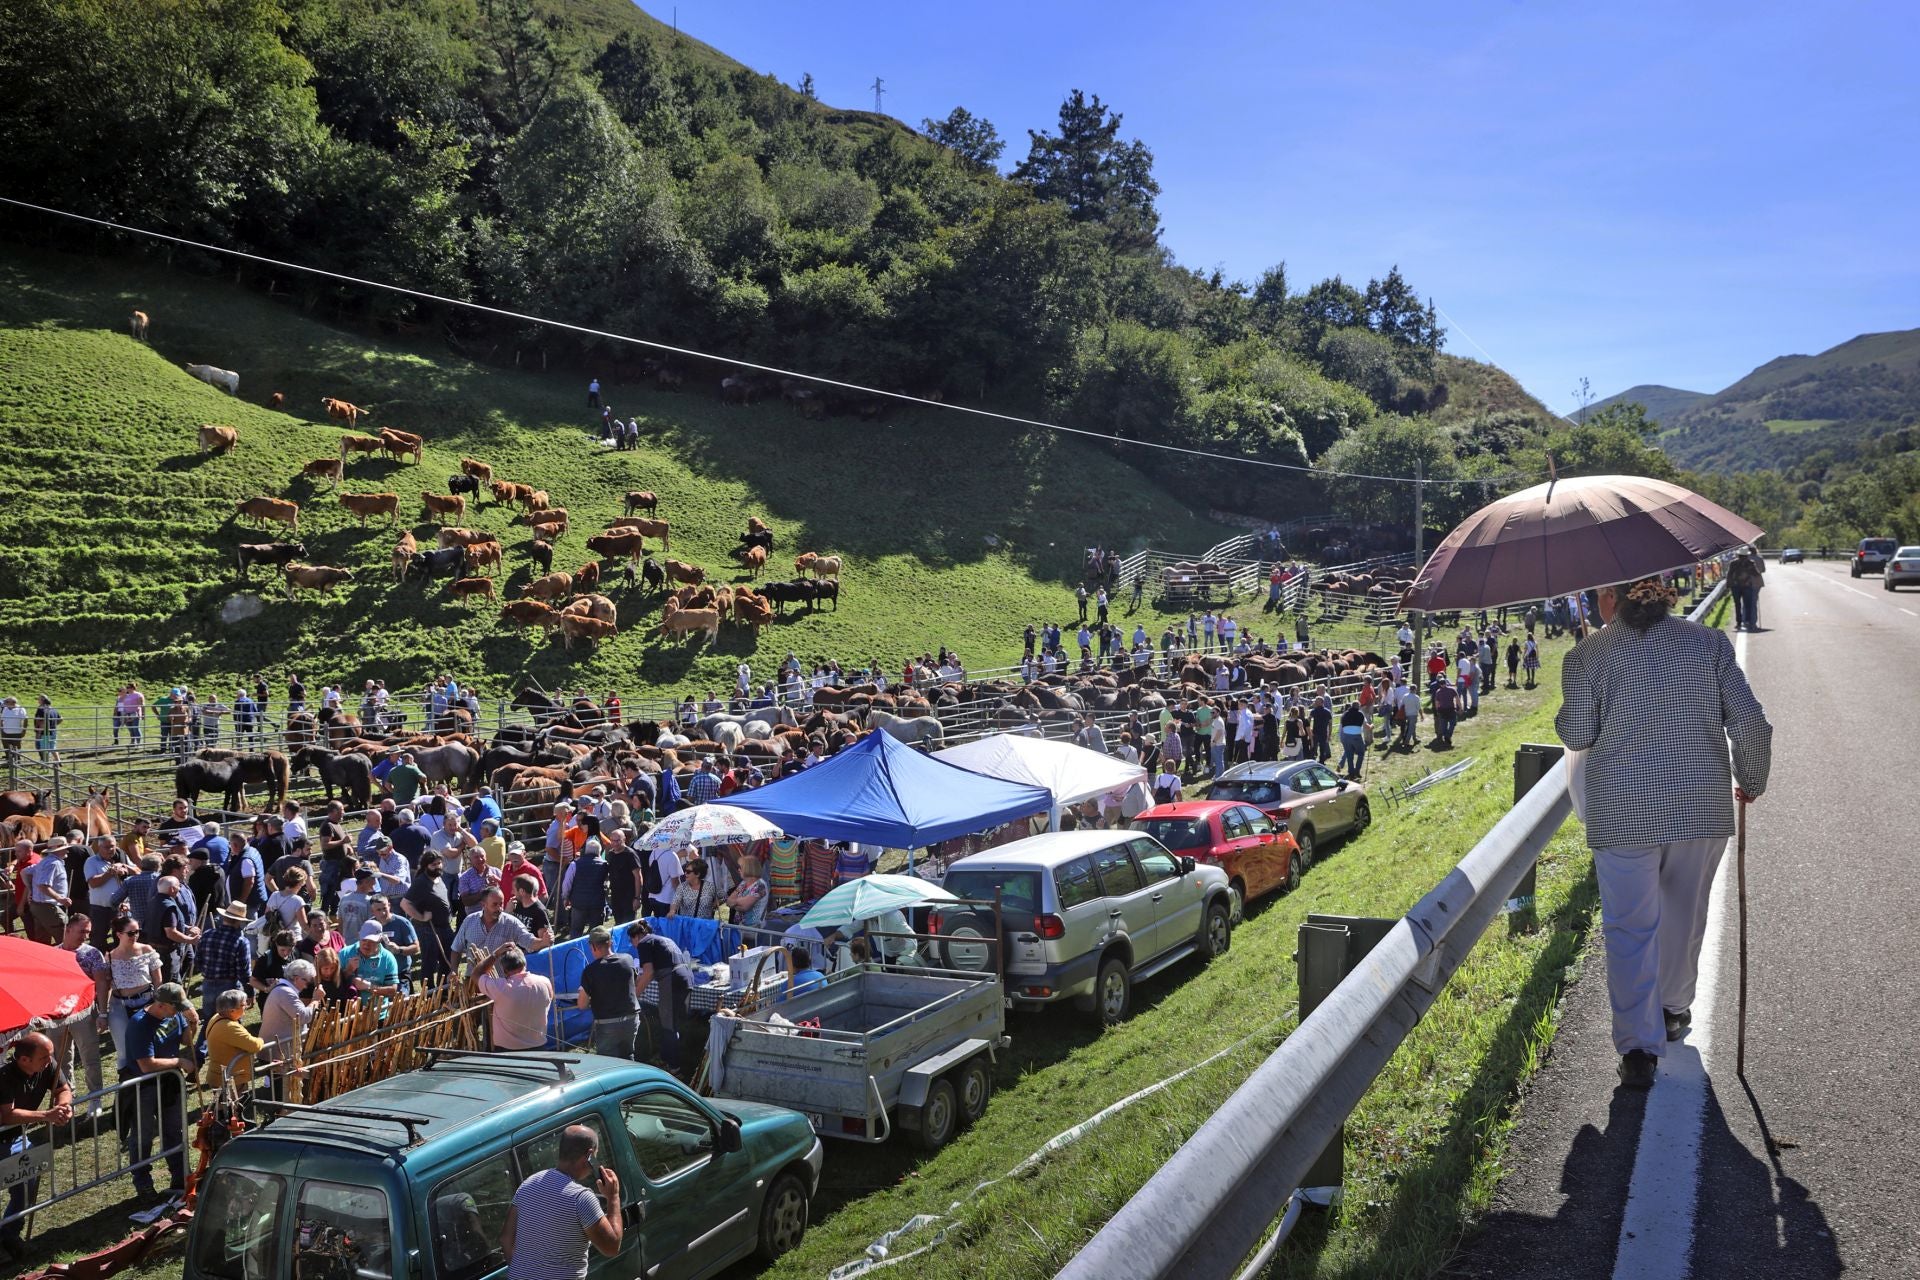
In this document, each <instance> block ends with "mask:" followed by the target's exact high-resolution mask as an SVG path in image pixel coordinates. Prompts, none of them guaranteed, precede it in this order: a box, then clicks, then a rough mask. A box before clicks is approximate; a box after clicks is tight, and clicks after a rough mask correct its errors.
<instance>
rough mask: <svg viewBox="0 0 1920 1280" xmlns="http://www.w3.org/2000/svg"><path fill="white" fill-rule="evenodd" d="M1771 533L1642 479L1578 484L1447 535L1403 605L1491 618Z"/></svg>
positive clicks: (1521, 500) (1540, 490) (1556, 486)
mask: <svg viewBox="0 0 1920 1280" xmlns="http://www.w3.org/2000/svg"><path fill="white" fill-rule="evenodd" d="M1764 533H1765V530H1763V529H1761V528H1760V527H1759V526H1758V525H1755V524H1750V523H1748V522H1747V521H1746V520H1743V519H1741V518H1740V517H1739V516H1737V515H1735V514H1733V512H1731V511H1729V510H1727V509H1726V508H1725V507H1722V506H1720V505H1719V504H1717V503H1713V502H1709V501H1707V500H1706V499H1705V498H1703V497H1701V496H1700V495H1699V494H1697V493H1694V492H1693V491H1692V490H1689V489H1683V488H1681V487H1680V486H1679V485H1677V484H1668V483H1667V482H1666V481H1665V480H1650V479H1648V478H1646V477H1645V476H1578V477H1575V478H1574V479H1571V480H1558V481H1551V482H1549V483H1547V484H1537V485H1535V486H1533V487H1532V488H1531V489H1522V490H1521V491H1520V492H1518V493H1513V494H1508V495H1507V496H1506V497H1504V498H1501V499H1500V500H1499V501H1497V502H1490V503H1488V504H1487V505H1486V506H1484V507H1482V508H1480V510H1478V511H1476V512H1474V513H1473V514H1472V515H1470V516H1468V517H1467V518H1466V519H1465V520H1463V521H1461V522H1460V525H1459V527H1458V528H1456V529H1455V530H1454V531H1453V532H1452V533H1450V534H1448V535H1447V536H1446V538H1445V540H1444V541H1442V542H1441V543H1440V545H1439V547H1438V548H1436V549H1435V550H1434V553H1433V554H1432V555H1431V556H1429V557H1427V563H1426V564H1425V565H1423V566H1422V567H1421V569H1420V573H1419V575H1418V576H1417V577H1415V578H1414V580H1413V586H1411V587H1410V588H1408V590H1407V593H1406V595H1405V596H1404V597H1403V598H1402V601H1401V603H1402V604H1404V605H1405V606H1406V607H1407V608H1409V609H1425V610H1429V611H1432V610H1445V609H1487V608H1493V607H1495V606H1497V605H1505V604H1523V603H1526V602H1528V601H1532V600H1544V599H1546V598H1547V597H1548V596H1557V595H1566V594H1567V593H1569V592H1573V591H1584V590H1586V589H1587V588H1589V587H1603V586H1606V585H1608V584H1610V583H1615V582H1631V581H1633V580H1635V579H1636V578H1645V577H1649V576H1651V575H1653V574H1656V573H1665V572H1667V571H1668V570H1671V569H1683V568H1686V567H1687V566H1689V565H1693V564H1697V563H1698V562H1700V561H1702V560H1706V559H1710V558H1712V557H1713V556H1717V555H1720V554H1722V553H1724V552H1728V551H1733V550H1736V549H1738V548H1740V547H1743V546H1746V545H1747V544H1748V543H1751V542H1753V541H1754V540H1755V539H1757V538H1759V537H1761V536H1762V535H1763V534H1764Z"/></svg>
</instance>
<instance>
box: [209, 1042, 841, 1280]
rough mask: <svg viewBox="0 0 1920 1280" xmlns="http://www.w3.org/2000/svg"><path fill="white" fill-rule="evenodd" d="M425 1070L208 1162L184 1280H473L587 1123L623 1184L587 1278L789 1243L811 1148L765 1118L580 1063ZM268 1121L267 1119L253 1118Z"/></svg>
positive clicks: (256, 1132) (797, 1124)
mask: <svg viewBox="0 0 1920 1280" xmlns="http://www.w3.org/2000/svg"><path fill="white" fill-rule="evenodd" d="M430 1052H431V1053H432V1055H433V1057H432V1061H431V1063H430V1064H429V1065H428V1066H426V1067H423V1068H421V1069H420V1070H418V1071H409V1072H407V1073H405V1074H403V1075H397V1076H393V1077H391V1078H389V1079H386V1080H382V1081H380V1082H379V1083H377V1084H370V1085H367V1086H366V1087H364V1088H360V1089H355V1090H353V1091H352V1092H350V1093H346V1094H342V1095H341V1096H340V1097H338V1098H334V1099H331V1100H329V1101H327V1102H323V1103H320V1104H319V1105H317V1106H313V1107H299V1108H291V1107H289V1108H284V1109H282V1110H281V1113H280V1114H278V1115H277V1116H276V1117H275V1118H273V1119H271V1120H269V1121H268V1122H267V1123H266V1124H264V1125H262V1126H261V1127H259V1128H257V1129H252V1130H249V1131H248V1132H246V1133H243V1134H240V1135H239V1136H238V1137H235V1138H233V1139H232V1140H231V1141H229V1142H228V1143H227V1144H226V1145H225V1146H224V1147H223V1148H221V1150H220V1153H219V1154H218V1155H217V1156H216V1157H215V1158H214V1161H213V1164H212V1167H211V1168H210V1170H209V1172H208V1179H207V1182H206V1185H205V1187H204V1188H203V1189H202V1190H201V1193H200V1197H199V1206H198V1209H197V1210H196V1212H195V1214H194V1218H193V1224H192V1227H191V1229H190V1233H189V1235H188V1239H187V1263H186V1272H185V1277H184V1280H487V1278H488V1277H502V1276H504V1275H505V1274H506V1258H505V1257H504V1256H502V1254H501V1252H500V1232H501V1228H502V1227H504V1226H505V1225H506V1219H507V1208H508V1206H509V1205H510V1204H511V1203H512V1202H513V1193H514V1190H515V1189H516V1188H517V1187H519V1185H520V1183H521V1182H522V1181H523V1180H525V1179H526V1178H528V1177H530V1176H531V1175H533V1174H535V1173H537V1172H539V1171H540V1170H542V1169H549V1168H552V1167H553V1163H554V1156H555V1152H556V1149H557V1147H558V1144H559V1140H560V1133H561V1131H562V1130H563V1129H565V1128H566V1127H567V1126H569V1125H575V1124H584V1125H588V1126H590V1127H592V1128H593V1129H595V1130H597V1131H598V1133H599V1135H600V1156H599V1159H600V1161H601V1162H602V1163H604V1164H611V1165H612V1166H613V1168H614V1170H615V1172H617V1173H618V1174H619V1175H620V1194H621V1198H622V1199H623V1200H624V1201H625V1202H626V1203H625V1204H623V1205H622V1206H621V1207H622V1211H623V1213H624V1215H625V1225H626V1233H625V1245H624V1247H623V1248H622V1249H621V1251H620V1253H619V1254H618V1255H616V1256H615V1257H612V1258H606V1257H602V1256H601V1255H600V1254H599V1252H598V1251H592V1250H590V1251H589V1253H590V1259H589V1263H588V1275H589V1276H590V1277H605V1278H606V1280H612V1278H613V1277H616V1276H617V1277H623V1278H624V1277H647V1278H648V1280H653V1278H654V1277H658V1278H659V1280H682V1278H683V1277H688V1278H690V1277H696V1276H710V1275H713V1274H715V1273H716V1272H719V1271H721V1270H723V1269H725V1268H726V1267H727V1266H729V1265H730V1264H732V1263H733V1262H735V1261H737V1260H739V1259H741V1258H744V1257H746V1256H748V1255H749V1254H753V1253H756V1252H757V1253H759V1254H760V1255H761V1256H762V1257H765V1258H773V1257H776V1256H778V1255H779V1254H782V1253H785V1252H786V1251H787V1250H789V1249H792V1248H793V1247H794V1246H795V1245H797V1244H798V1243H799V1242H800V1237H801V1235H802V1234H803V1233H804V1232H805V1231H806V1228H807V1215H808V1209H809V1206H810V1204H811V1202H812V1199H813V1195H814V1191H815V1190H816V1188H817V1187H818V1185H819V1178H820V1157H821V1148H820V1140H819V1139H818V1138H816V1137H815V1136H814V1134H813V1128H812V1126H811V1125H810V1124H809V1123H808V1121H807V1118H806V1117H805V1116H802V1115H800V1114H798V1113H796V1112H793V1111H787V1110H785V1109H783V1108H780V1107H772V1106H763V1105H760V1104H756V1103H749V1102H727V1103H725V1104H724V1105H723V1106H719V1107H716V1106H714V1105H712V1104H711V1103H709V1102H708V1101H707V1100H706V1099H704V1098H701V1097H698V1096H696V1095H695V1094H693V1093H692V1092H690V1091H689V1090H688V1089H687V1088H686V1087H685V1086H683V1085H681V1084H680V1082H679V1081H677V1080H675V1079H674V1078H673V1077H672V1076H670V1075H668V1074H666V1073H665V1072H663V1071H659V1070H657V1069H655V1068H653V1067H648V1066H643V1065H641V1064H639V1063H635V1062H628V1061H626V1060H624V1059H621V1058H603V1057H597V1056H595V1055H592V1054H572V1055H570V1054H558V1053H537V1052H529V1053H512V1054H508V1053H475V1052H453V1051H447V1050H433V1051H430ZM268 1105H269V1106H271V1105H272V1104H268Z"/></svg>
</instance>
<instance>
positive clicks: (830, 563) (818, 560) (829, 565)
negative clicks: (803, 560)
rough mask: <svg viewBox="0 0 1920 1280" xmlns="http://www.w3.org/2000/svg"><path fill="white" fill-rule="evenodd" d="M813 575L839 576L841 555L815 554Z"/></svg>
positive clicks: (819, 576) (822, 576) (824, 576)
mask: <svg viewBox="0 0 1920 1280" xmlns="http://www.w3.org/2000/svg"><path fill="white" fill-rule="evenodd" d="M813 576H814V577H816V578H837V577H839V576H840V557H839V556H815V557H814V558H813Z"/></svg>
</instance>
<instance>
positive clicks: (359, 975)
mask: <svg viewBox="0 0 1920 1280" xmlns="http://www.w3.org/2000/svg"><path fill="white" fill-rule="evenodd" d="M386 941H387V933H386V930H384V929H382V928H381V927H380V923H379V921H377V920H369V921H367V922H366V923H365V924H363V925H361V926H360V945H359V946H358V947H356V948H355V949H354V950H352V951H350V952H348V953H347V954H346V955H345V956H343V957H342V958H341V960H340V979H341V981H343V982H348V983H351V984H352V986H353V989H354V990H355V991H358V992H359V993H360V1003H361V1004H371V1003H372V1002H373V1001H374V1000H376V999H381V1000H384V998H385V997H387V996H397V995H399V994H400V964H399V962H398V961H397V960H395V959H394V958H393V952H391V951H389V950H387V947H386ZM383 1007H384V1005H383Z"/></svg>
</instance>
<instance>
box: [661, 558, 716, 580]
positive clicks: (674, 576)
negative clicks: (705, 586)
mask: <svg viewBox="0 0 1920 1280" xmlns="http://www.w3.org/2000/svg"><path fill="white" fill-rule="evenodd" d="M660 567H661V568H662V569H665V570H666V571H667V578H668V580H670V581H673V582H685V583H690V584H692V585H694V586H698V585H699V584H700V583H702V582H705V581H706V580H707V571H706V570H705V569H702V568H701V567H700V566H699V565H697V564H687V563H686V562H685V561H682V560H662V561H661V562H660Z"/></svg>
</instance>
